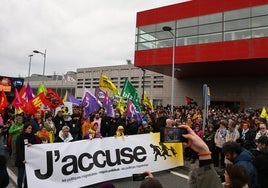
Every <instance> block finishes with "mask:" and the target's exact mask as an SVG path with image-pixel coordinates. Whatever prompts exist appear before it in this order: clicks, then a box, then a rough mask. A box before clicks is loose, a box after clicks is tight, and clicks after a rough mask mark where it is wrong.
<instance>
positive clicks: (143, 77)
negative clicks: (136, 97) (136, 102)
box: [141, 69, 146, 104]
mask: <svg viewBox="0 0 268 188" xmlns="http://www.w3.org/2000/svg"><path fill="white" fill-rule="evenodd" d="M141 70H142V71H143V76H142V99H141V103H142V104H143V102H144V86H145V72H146V70H145V69H141Z"/></svg>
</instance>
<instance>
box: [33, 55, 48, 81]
mask: <svg viewBox="0 0 268 188" xmlns="http://www.w3.org/2000/svg"><path fill="white" fill-rule="evenodd" d="M46 51H47V50H45V53H43V52H40V51H38V50H34V51H33V52H34V53H37V54H41V55H43V56H44V64H43V79H44V76H45V68H46V56H47V53H46ZM43 82H44V80H43Z"/></svg>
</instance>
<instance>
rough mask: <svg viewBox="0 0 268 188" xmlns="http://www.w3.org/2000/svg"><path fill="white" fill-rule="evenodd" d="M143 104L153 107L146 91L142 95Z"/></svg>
mask: <svg viewBox="0 0 268 188" xmlns="http://www.w3.org/2000/svg"><path fill="white" fill-rule="evenodd" d="M143 104H144V105H147V106H149V108H151V109H152V110H153V109H154V107H153V104H152V102H151V100H150V98H149V97H148V95H147V94H146V93H144V95H143Z"/></svg>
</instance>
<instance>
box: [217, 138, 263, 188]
mask: <svg viewBox="0 0 268 188" xmlns="http://www.w3.org/2000/svg"><path fill="white" fill-rule="evenodd" d="M222 151H223V153H224V155H225V158H226V159H227V160H229V161H230V162H232V163H233V164H236V165H240V166H243V167H244V168H245V169H246V170H247V173H248V176H249V177H250V182H249V187H250V188H255V187H257V185H258V182H257V171H256V169H255V167H254V165H253V160H254V156H253V154H252V153H251V152H250V151H248V150H246V149H244V148H243V147H242V146H241V145H240V144H239V143H237V142H233V141H229V142H226V143H225V144H223V147H222Z"/></svg>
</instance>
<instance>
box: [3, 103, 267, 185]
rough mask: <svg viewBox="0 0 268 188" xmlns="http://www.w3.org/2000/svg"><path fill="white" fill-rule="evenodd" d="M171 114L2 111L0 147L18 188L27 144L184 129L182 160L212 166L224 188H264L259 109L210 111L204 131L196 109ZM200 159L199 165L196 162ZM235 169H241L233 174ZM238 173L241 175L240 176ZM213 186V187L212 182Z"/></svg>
mask: <svg viewBox="0 0 268 188" xmlns="http://www.w3.org/2000/svg"><path fill="white" fill-rule="evenodd" d="M173 111H174V113H173V115H171V114H170V112H171V110H170V107H163V106H159V107H157V108H156V109H154V110H151V109H149V108H146V107H144V108H143V111H142V112H141V113H140V114H141V117H142V121H141V122H140V121H137V120H136V119H135V118H130V119H129V118H127V117H126V114H125V113H122V114H121V113H120V111H119V110H116V109H115V116H114V117H113V118H111V117H108V116H107V115H106V112H105V110H104V109H103V108H100V109H99V111H97V112H94V113H92V114H91V115H90V116H89V117H88V118H84V116H83V111H82V108H79V107H74V108H73V113H72V115H64V114H63V112H62V111H61V110H59V111H57V112H56V113H55V112H53V111H49V112H41V111H38V112H36V114H34V115H28V114H23V113H22V114H16V115H15V114H14V110H12V109H11V108H7V109H6V110H5V113H4V114H3V116H0V129H1V141H0V142H2V143H4V145H6V147H7V148H8V151H9V152H10V160H11V165H13V166H17V167H18V181H17V183H18V187H19V188H20V187H22V182H24V187H27V182H26V179H24V180H23V177H25V175H24V174H25V163H26V161H25V159H24V147H25V146H27V145H31V144H49V143H54V142H71V141H77V140H81V139H89V140H90V139H95V138H103V137H109V136H115V137H118V136H121V137H124V136H127V135H135V134H143V133H149V132H159V131H160V130H161V129H162V128H163V127H166V126H168V127H178V126H181V125H184V126H183V128H186V129H187V130H188V133H189V134H188V136H186V137H188V138H193V140H192V142H191V139H190V141H189V140H188V143H185V145H186V146H188V147H185V151H184V157H185V159H186V160H189V161H190V162H192V163H194V162H195V161H196V160H197V159H199V166H200V167H203V166H207V165H209V166H210V167H211V166H212V165H213V168H212V167H211V168H212V169H214V166H215V167H218V168H221V169H223V170H224V172H225V174H224V177H225V184H224V186H225V187H237V188H239V187H238V185H241V186H240V187H241V188H242V187H244V186H248V187H250V188H251V187H268V179H267V177H268V131H267V122H266V120H265V119H261V118H260V110H253V109H247V110H241V111H238V112H234V111H232V110H230V109H228V108H210V109H209V111H208V117H207V121H206V125H205V126H203V117H202V109H201V108H199V107H197V106H191V105H186V106H179V107H175V108H174V110H173ZM1 119H2V120H1ZM197 137H198V139H197ZM197 141H199V142H201V141H202V143H204V145H205V146H204V145H202V147H203V150H205V151H200V148H198V147H199V146H198V144H193V142H197ZM204 148H205V149H204ZM200 158H201V159H202V158H204V159H205V160H203V161H202V160H201V161H200ZM207 159H209V160H207ZM257 159H258V160H257ZM231 164H232V165H236V166H232V165H231ZM237 166H239V168H242V170H239V171H241V173H239V174H238V173H237V172H236V171H237ZM1 170H2V169H1ZM244 171H245V172H246V174H242V172H244ZM212 173H214V171H213V172H212ZM234 179H235V180H234ZM215 182H216V183H215V184H217V183H218V180H216V181H215ZM241 182H242V183H241ZM1 183H2V182H1ZM239 183H240V184H239ZM200 184H202V183H200ZM199 187H202V186H199ZM208 187H210V186H208Z"/></svg>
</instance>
